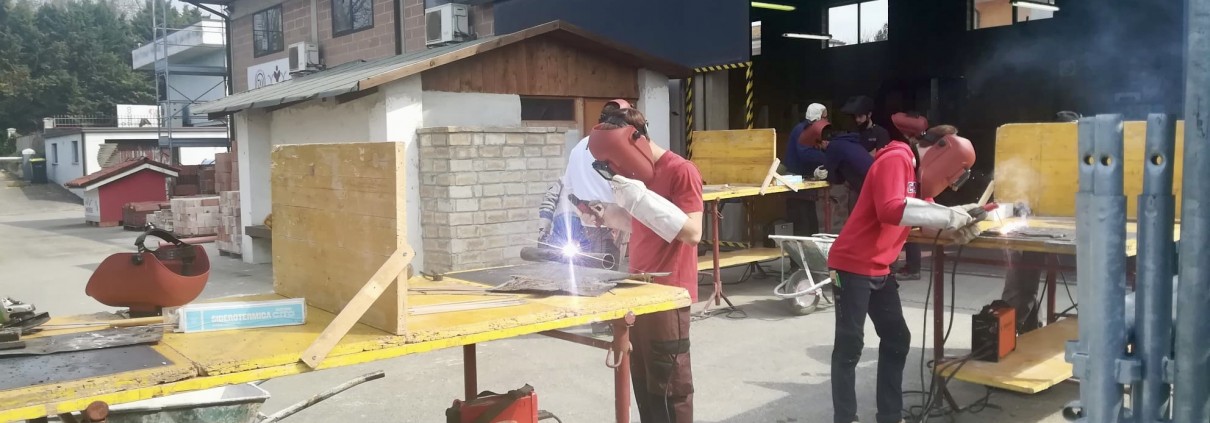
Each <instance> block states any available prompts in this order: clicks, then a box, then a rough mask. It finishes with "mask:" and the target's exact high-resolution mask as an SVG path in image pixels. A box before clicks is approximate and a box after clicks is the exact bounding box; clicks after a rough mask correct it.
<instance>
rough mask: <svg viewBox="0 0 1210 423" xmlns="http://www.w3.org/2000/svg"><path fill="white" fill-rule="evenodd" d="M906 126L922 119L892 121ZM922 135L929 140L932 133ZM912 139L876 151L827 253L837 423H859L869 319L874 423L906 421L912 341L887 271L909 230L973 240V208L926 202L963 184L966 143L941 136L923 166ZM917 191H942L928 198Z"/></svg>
mask: <svg viewBox="0 0 1210 423" xmlns="http://www.w3.org/2000/svg"><path fill="white" fill-rule="evenodd" d="M904 119H920V120H923V118H921V117H919V116H914V117H913V116H908V115H904V114H896V116H894V117H893V120H900V121H903V120H904ZM901 123H902V122H901ZM925 125H927V123H923V124H920V126H925ZM934 129H937V128H934ZM934 129H930V130H929V133H932V132H933V131H934ZM934 135H935V134H934ZM925 136H928V137H929V139H933V136H932V135H930V134H927V133H926V134H925ZM921 138H923V137H921ZM916 140H917V137H910V138H909V141H900V140H895V141H891V142H890V143H888V144H887V146H886V147H885V148H882V149H880V150H879V151H878V153H877V155H876V156H875V158H874V164H873V165H871V166H870V171H869V173H868V174H866V179H865V185H864V186H863V187H862V189H861V195H860V197H859V198H858V199H857V204H856V205H855V206H854V209H853V212H852V214H851V215H850V216H849V220H848V222H847V223H846V224H845V226H844V228H843V229H842V230H841V231H840V236H839V237H838V238H837V239H836V242H835V243H834V244H832V248H831V251H830V252H829V254H828V267H829V268H830V269H831V276H832V283H833V284H834V288H833V290H834V293H835V296H836V340H835V343H834V345H833V349H832V405H833V407H834V412H835V414H834V416H833V421H834V422H835V423H852V422H856V421H857V394H856V388H855V378H856V375H855V369H856V367H857V362H858V360H860V358H861V351H862V348H864V342H863V338H864V328H865V318H866V315H867V314H868V315H869V316H870V320H871V321H873V322H874V329H875V330H876V331H877V332H878V337H879V338H880V340H881V341H880V343H879V345H878V381H877V405H878V414H877V415H876V416H875V421H876V422H878V423H897V422H900V421H902V419H903V415H902V411H903V368H904V363H905V361H906V360H907V354H908V349H909V345H910V343H911V339H912V337H911V333H910V332H909V331H908V326H907V322H905V321H904V318H903V306H902V305H901V304H900V301H899V284H898V282H897V281H896V280H895V277H894V275H893V274H891V270H890V264H891V263H893V262H894V261H895V259H896V258H897V257H898V255H899V251H900V250H901V249H902V248H903V244H904V241H905V240H906V239H907V236H908V231H910V230H911V228H912V227H917V226H919V227H922V228H931V229H935V230H941V231H942V232H941V234H940V235H938V237H941V236H944V237H946V238H947V239H953V240H954V241H955V242H957V243H960V244H964V243H966V242H969V241H970V240H971V239H974V238H975V236H977V235H978V229H977V228H976V225H975V224H974V223H976V221H975V218H973V217H971V215H970V213H968V212H967V210H970V209H972V208H974V207H976V206H974V205H968V206H958V207H945V206H941V205H937V204H933V203H931V202H929V201H926V200H924V198H931V197H932V196H934V195H937V194H938V193H940V189H944V188H945V187H946V186H950V187H953V186H954V185H955V184H959V183H961V182H962V177H961V175H963V174H965V172H966V171H969V169H970V167H971V165H973V164H974V159H975V153H974V149H973V148H972V147H971V144H970V141H968V140H966V139H963V138H960V137H958V136H957V135H944V136H942V137H941V138H940V140H939V141H938V142H937V143H936V144H934V145H933V146H932V147H931V148H930V149H929V151H928V152H927V153H926V154H928V159H921V157H922V156H921V154H920V153H919V152H918V151H917V149H916V145H915V142H916ZM939 146H940V148H939ZM922 175H923V176H922ZM922 186H923V187H928V189H929V190H934V187H940V189H936V192H926V191H924V190H922V189H921V187H922Z"/></svg>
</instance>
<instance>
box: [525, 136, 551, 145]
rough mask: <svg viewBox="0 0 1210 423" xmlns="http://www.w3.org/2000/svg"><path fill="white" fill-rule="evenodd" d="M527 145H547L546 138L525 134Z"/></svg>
mask: <svg viewBox="0 0 1210 423" xmlns="http://www.w3.org/2000/svg"><path fill="white" fill-rule="evenodd" d="M525 144H527V145H542V144H546V137H544V136H542V134H525Z"/></svg>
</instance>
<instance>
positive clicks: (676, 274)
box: [630, 151, 702, 302]
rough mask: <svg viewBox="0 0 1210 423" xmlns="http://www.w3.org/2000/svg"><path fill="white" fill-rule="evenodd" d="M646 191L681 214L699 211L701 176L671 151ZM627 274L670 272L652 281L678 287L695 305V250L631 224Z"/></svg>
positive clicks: (694, 247) (635, 221)
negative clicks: (687, 293)
mask: <svg viewBox="0 0 1210 423" xmlns="http://www.w3.org/2000/svg"><path fill="white" fill-rule="evenodd" d="M652 179H653V180H652V181H651V183H649V184H647V189H648V190H651V192H654V193H656V194H659V195H660V196H662V197H664V198H666V199H668V201H671V202H672V204H674V205H676V206H677V207H679V208H680V209H681V211H683V212H685V213H694V212H700V211H702V174H701V173H700V172H698V170H697V166H694V165H693V163H692V162H690V161H688V160H685V159H684V158H683V157H681V156H678V155H676V153H673V152H671V151H669V152H667V153H664V155H663V156H660V159H659V160H657V161H656V162H655V177H654V178H652ZM630 226H631V234H630V271H631V272H635V273H638V272H671V273H672V274H671V275H669V276H666V277H661V278H655V282H656V283H658V284H661V285H671V286H679V287H682V288H685V289H686V290H688V291H689V297H690V298H692V299H693V301H694V302H697V246H696V245H691V244H686V243H683V242H681V241H677V240H673V241H672V242H670V243H669V242H664V239H663V238H660V236H659V235H656V234H655V232H652V231H651V229H648V228H647V227H646V226H643V224H642V223H640V222H639V221H638V220H634V219H632V220H631V223H630Z"/></svg>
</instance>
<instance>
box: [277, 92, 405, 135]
mask: <svg viewBox="0 0 1210 423" xmlns="http://www.w3.org/2000/svg"><path fill="white" fill-rule="evenodd" d="M382 101H383V94H382V93H381V92H379V93H376V94H371V95H368V96H366V97H362V98H359V99H357V100H353V101H350V102H348V103H343V104H336V101H335V100H334V99H330V98H329V99H324V100H312V101H309V102H307V103H303V104H298V105H294V106H290V107H287V108H284V109H281V110H276V111H273V112H271V113H269V114H267V115H265V117H264V118H267V120H268V122H269V125H268V130H269V138H268V139H269V140H270V143H271V144H272V145H282V144H315V143H333V142H367V141H375V140H376V139H375V138H374V137H371V136H370V127H371V126H372V125H371V124H370V122H371V121H372V120H373V119H372V115H374V114H375V112H374V110H375V108H380V107H381V104H382ZM378 114H381V113H378ZM253 142H255V141H253Z"/></svg>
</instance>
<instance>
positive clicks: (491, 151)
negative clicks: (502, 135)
mask: <svg viewBox="0 0 1210 423" xmlns="http://www.w3.org/2000/svg"><path fill="white" fill-rule="evenodd" d="M478 148H479V157H501V154H502V152H503V150H504V148H503V147H500V146H498V145H497V146H483V147H478Z"/></svg>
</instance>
